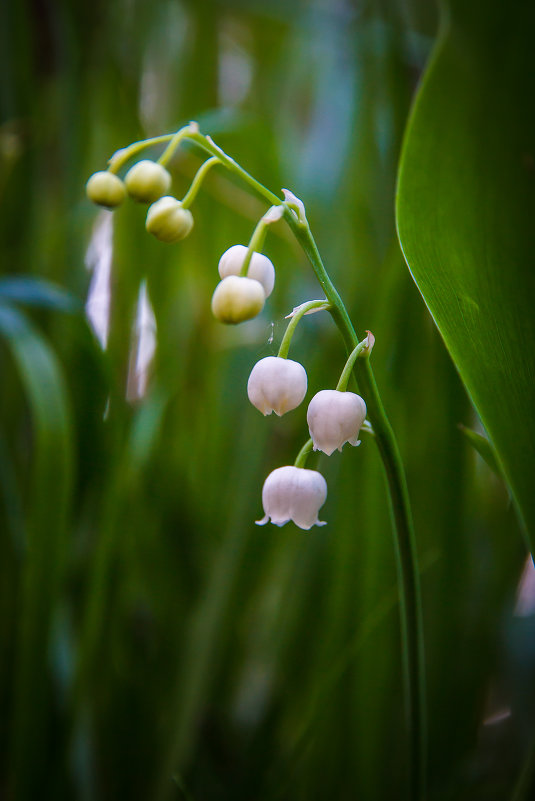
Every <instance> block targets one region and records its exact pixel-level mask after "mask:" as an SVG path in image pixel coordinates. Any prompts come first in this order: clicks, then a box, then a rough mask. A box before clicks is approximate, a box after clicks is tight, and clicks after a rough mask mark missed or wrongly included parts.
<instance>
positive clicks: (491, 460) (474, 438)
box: [459, 423, 503, 479]
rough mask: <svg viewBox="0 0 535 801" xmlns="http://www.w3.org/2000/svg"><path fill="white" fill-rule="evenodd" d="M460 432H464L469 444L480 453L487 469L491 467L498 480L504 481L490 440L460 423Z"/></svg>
mask: <svg viewBox="0 0 535 801" xmlns="http://www.w3.org/2000/svg"><path fill="white" fill-rule="evenodd" d="M459 430H460V431H462V433H463V434H464V436H465V437H466V439H467V440H468V442H469V443H470V444H471V445H472V447H473V448H474V449H475V450H476V451H477V452H478V453H479V455H480V456H481V458H482V459H483V461H484V462H485V463H486V464H487V467H490V469H491V470H492V472H493V473H494V474H495V475H497V476H498V478H502V479H503V475H502V471H501V467H500V465H499V463H498V459H497V458H496V454H495V452H494V448H493V447H492V445H491V443H490V442H489V441H488V439H487V438H486V437H484V436H483V434H478V433H477V431H472V429H471V428H467V427H466V426H463V425H462V424H461V423H459Z"/></svg>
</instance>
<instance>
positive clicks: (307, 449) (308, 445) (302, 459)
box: [294, 439, 314, 467]
mask: <svg viewBox="0 0 535 801" xmlns="http://www.w3.org/2000/svg"><path fill="white" fill-rule="evenodd" d="M313 444H314V443H313V442H312V439H307V441H306V442H305V444H304V445H303V447H302V448H301V450H300V451H299V453H298V454H297V456H296V457H295V462H294V467H304V466H305V464H306V461H307V459H308V456H309V454H311V453H312V447H313Z"/></svg>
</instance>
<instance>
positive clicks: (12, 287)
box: [0, 275, 82, 312]
mask: <svg viewBox="0 0 535 801" xmlns="http://www.w3.org/2000/svg"><path fill="white" fill-rule="evenodd" d="M0 300H2V301H10V302H13V303H21V304H22V305H24V306H36V307H39V308H43V309H51V310H53V311H63V312H75V311H79V310H80V309H81V308H82V305H81V303H80V301H79V300H78V299H77V298H75V297H74V295H71V293H70V292H66V291H65V290H64V289H62V288H61V287H59V286H55V284H52V283H50V281H44V280H43V279H41V278H33V277H31V276H26V275H20V276H8V277H5V278H0Z"/></svg>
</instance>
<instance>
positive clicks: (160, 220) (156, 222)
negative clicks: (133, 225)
mask: <svg viewBox="0 0 535 801" xmlns="http://www.w3.org/2000/svg"><path fill="white" fill-rule="evenodd" d="M145 228H146V229H147V231H148V232H149V234H154V236H155V237H156V239H159V240H160V242H169V243H172V242H179V241H180V240H181V239H184V237H186V236H187V235H188V234H189V232H190V231H191V229H192V228H193V216H192V214H191V211H189V209H184V208H182V203H181V202H180V201H179V200H177V199H176V198H174V197H169V196H167V197H161V198H160V199H159V200H157V201H156V203H153V204H152V206H149V210H148V212H147V220H146V222H145Z"/></svg>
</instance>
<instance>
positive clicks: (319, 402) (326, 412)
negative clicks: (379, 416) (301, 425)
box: [307, 389, 366, 456]
mask: <svg viewBox="0 0 535 801" xmlns="http://www.w3.org/2000/svg"><path fill="white" fill-rule="evenodd" d="M365 419H366V404H365V403H364V400H363V399H362V398H361V397H360V395H355V393H354V392H339V391H338V390H337V389H322V390H321V392H318V393H317V394H316V395H314V397H313V398H312V400H311V401H310V403H309V405H308V411H307V423H308V427H309V430H310V436H311V437H312V442H313V443H314V450H315V451H323V453H326V454H327V456H330V455H331V453H332V452H333V451H334V450H336V448H338V450H339V451H341V450H342V446H343V445H344V444H345V443H346V442H349V443H350V444H351V445H358V444H359V441H358V436H359V431H360V427H361V425H362V424H363V422H364V420H365Z"/></svg>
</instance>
